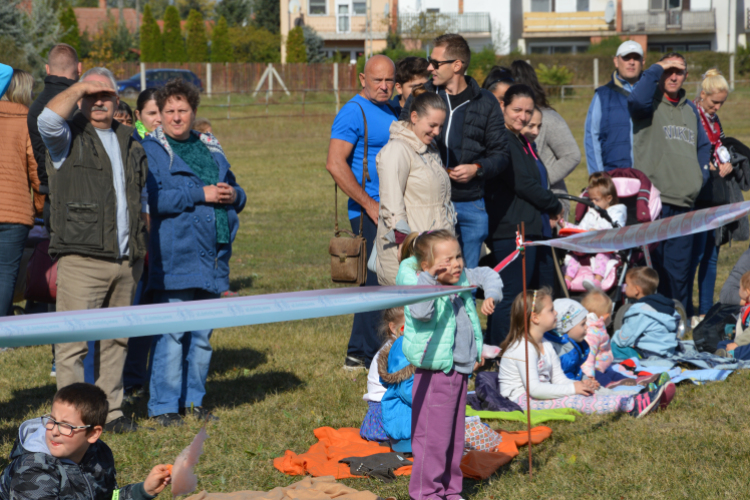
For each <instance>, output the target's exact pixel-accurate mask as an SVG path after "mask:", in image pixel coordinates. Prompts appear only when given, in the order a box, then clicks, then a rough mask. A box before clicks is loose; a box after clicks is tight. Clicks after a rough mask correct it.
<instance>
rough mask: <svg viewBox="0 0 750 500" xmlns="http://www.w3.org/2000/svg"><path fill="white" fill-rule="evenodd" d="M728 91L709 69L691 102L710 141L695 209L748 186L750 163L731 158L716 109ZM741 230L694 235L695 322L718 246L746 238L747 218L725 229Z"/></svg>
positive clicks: (710, 295)
mask: <svg viewBox="0 0 750 500" xmlns="http://www.w3.org/2000/svg"><path fill="white" fill-rule="evenodd" d="M729 91H730V90H729V84H728V83H727V80H726V78H724V76H723V75H722V74H721V72H720V71H719V70H718V69H716V68H711V69H709V70H708V71H706V73H705V74H704V75H703V80H702V81H701V88H700V91H699V93H698V96H697V97H696V98H695V100H694V101H693V102H694V103H695V107H696V108H697V110H698V116H699V117H700V122H701V124H702V125H703V128H704V130H705V131H706V134H707V135H708V139H709V141H711V164H710V170H711V175H710V177H709V181H708V182H707V183H706V184H705V185H704V186H703V189H702V190H701V192H700V194H699V195H698V199H697V200H696V202H695V208H696V209H701V208H709V207H714V206H718V205H724V204H726V203H734V202H736V201H743V196H742V192H741V190H747V189H748V188H750V165H748V163H747V161H744V162H741V163H738V162H736V161H735V162H733V161H732V159H733V157H734V158H735V159H736V156H734V155H732V154H731V151H730V144H731V143H732V142H734V139H731V138H730V139H728V140H727V138H726V137H725V135H724V129H723V127H722V126H721V121H720V120H719V115H718V111H719V110H720V109H721V107H722V106H723V105H724V103H725V102H726V100H727V98H728V97H729ZM738 229H739V231H738ZM743 229H744V234H745V237H744V238H738V237H740V234H735V235H729V234H728V232H727V229H723V228H719V229H717V230H712V231H707V232H705V233H700V234H696V235H695V237H694V240H693V241H694V243H693V256H692V268H691V273H690V286H689V288H688V289H689V290H690V293H691V297H690V300H689V301H688V307H687V313H688V315H690V316H693V323H694V324H697V322H698V321H700V320H701V319H702V318H703V316H705V314H706V313H707V312H708V310H709V309H710V308H711V306H712V305H713V303H714V300H713V299H714V288H715V285H716V268H717V262H718V259H719V246H720V245H722V244H723V243H726V241H728V240H729V239H731V238H732V236H734V238H735V239H747V234H748V222H747V219H745V220H744V221H740V222H739V224H735V225H734V226H733V227H731V228H728V231H729V232H736V233H742V232H743V231H742V230H743ZM696 269H698V292H699V299H698V303H699V307H698V309H697V310H695V311H694V310H693V301H692V290H693V280H694V279H695V271H696Z"/></svg>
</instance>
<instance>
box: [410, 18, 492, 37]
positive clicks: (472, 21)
mask: <svg viewBox="0 0 750 500" xmlns="http://www.w3.org/2000/svg"><path fill="white" fill-rule="evenodd" d="M398 31H399V33H400V34H404V35H408V34H414V33H417V32H418V33H459V34H460V33H464V34H466V33H490V32H491V31H492V23H491V22H490V15H489V13H486V12H469V13H466V14H434V13H431V12H421V13H418V14H399V17H398Z"/></svg>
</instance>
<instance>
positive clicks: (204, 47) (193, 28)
mask: <svg viewBox="0 0 750 500" xmlns="http://www.w3.org/2000/svg"><path fill="white" fill-rule="evenodd" d="M186 29H187V60H188V61H190V62H208V38H206V23H205V22H204V21H203V14H201V13H200V12H198V11H197V10H195V9H193V10H191V11H190V15H188V20H187V25H186Z"/></svg>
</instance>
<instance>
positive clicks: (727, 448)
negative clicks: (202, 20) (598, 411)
mask: <svg viewBox="0 0 750 500" xmlns="http://www.w3.org/2000/svg"><path fill="white" fill-rule="evenodd" d="M746 93H747V92H738V93H737V94H735V95H733V96H732V97H730V100H729V104H728V105H727V107H726V108H725V109H723V110H722V112H721V116H722V118H723V123H724V125H725V128H726V130H727V134H728V135H733V136H737V137H739V138H740V139H742V140H750V126H748V125H746V123H747V122H745V121H744V118H745V117H744V116H743V115H744V113H745V112H746V109H747V106H748V103H749V102H750V100H749V99H747V97H746V96H744V95H742V94H746ZM259 98H260V96H259ZM225 99H226V98H224V100H225ZM320 100H321V101H322V100H324V99H323V98H322V97H321V98H320ZM212 101H214V102H216V103H220V102H221V98H214V99H213V100H212ZM245 102H249V99H247V100H246V101H245ZM263 102H264V99H263ZM342 102H344V101H343V99H342ZM554 105H555V107H556V108H557V109H558V111H560V113H561V114H562V115H563V116H564V117H565V118H566V119H567V120H568V124H569V125H570V127H571V129H572V130H573V133H574V135H575V136H576V139H577V140H579V142H580V143H582V137H583V123H584V119H585V114H586V109H587V107H588V99H585V98H579V99H566V100H565V102H556V103H554ZM317 106H319V107H320V110H319V113H317V114H320V113H329V114H330V113H332V112H333V103H332V101H331V100H330V99H329V100H328V101H327V102H326V103H325V104H319V105H317ZM295 110H296V111H295ZM299 110H300V107H298V106H285V107H282V108H271V109H270V110H269V113H270V115H271V116H269V117H265V116H264V117H259V118H253V119H245V120H236V121H219V120H215V121H214V131H215V133H216V135H217V136H218V137H219V139H220V141H221V142H222V144H223V146H224V148H225V150H226V152H227V154H228V156H229V159H230V161H231V163H232V165H233V170H234V171H235V173H236V175H237V179H238V182H239V183H240V184H241V185H242V186H243V187H244V188H245V190H246V191H247V193H248V204H247V208H246V209H245V211H244V212H243V213H242V214H241V216H240V218H241V221H242V225H241V228H240V231H239V234H238V237H237V240H236V242H235V244H234V256H233V258H232V287H233V289H236V290H238V291H239V292H240V293H241V294H243V295H253V294H264V293H275V292H283V291H294V290H311V289H321V288H329V287H331V286H332V285H331V283H330V280H329V276H328V271H329V270H328V257H327V245H328V239H329V238H330V236H331V234H332V231H333V207H332V203H333V183H332V181H331V178H330V176H329V175H328V173H327V172H326V171H325V168H324V164H325V158H326V152H327V146H328V134H329V131H330V125H331V122H332V119H333V117H332V115H331V116H323V117H320V116H318V117H306V118H304V119H303V118H296V119H290V118H278V117H276V118H274V117H273V115H274V114H290V113H292V112H298V111H299ZM264 111H265V110H264V109H263V108H262V107H261V108H259V109H255V110H253V113H255V112H260V113H263V112H264ZM316 111H318V110H317V109H316ZM307 112H308V113H312V112H311V111H310V110H308V111H307ZM225 113H226V110H224V109H222V108H212V109H210V110H209V109H206V110H202V111H201V113H200V114H203V115H206V116H208V117H210V118H218V117H221V116H225ZM233 114H234V111H233ZM248 114H250V113H248ZM238 115H239V113H238ZM585 181H586V167H585V163H584V164H582V165H581V166H580V167H579V168H578V169H577V170H576V171H575V172H574V173H573V175H571V177H570V178H569V183H568V185H569V188H570V191H571V192H575V191H578V190H579V189H580V188H581V187H582V186H583V185H584V184H585ZM341 207H342V210H341V212H342V213H345V211H344V210H343V207H344V202H343V201H341ZM745 248H747V244H746V243H742V244H737V245H734V246H733V247H732V248H727V247H724V248H722V253H721V256H720V268H719V279H718V280H717V285H718V287H720V286H721V284H722V283H723V282H724V280H725V278H726V275H727V273H728V271H729V269H730V268H731V265H732V264H733V263H734V261H736V259H737V257H738V256H739V254H741V253H742V251H743V250H744V249H745ZM717 296H718V288H717ZM351 321H352V319H351V317H350V316H345V317H334V318H325V319H318V320H308V321H297V322H292V323H280V324H273V325H262V326H253V327H243V328H229V329H223V330H218V331H216V332H215V334H214V338H213V345H214V349H215V352H214V357H213V361H212V364H211V372H210V374H209V381H208V386H207V390H208V395H207V397H206V400H205V405H206V406H208V407H211V408H215V409H216V410H215V413H216V415H217V416H219V417H220V418H221V421H220V422H218V423H216V424H211V425H210V426H209V428H208V434H209V436H210V438H209V439H208V441H207V442H206V444H205V452H204V455H203V457H202V458H201V461H200V464H199V465H198V466H197V468H196V471H197V474H198V476H199V488H203V489H206V490H209V491H212V492H228V491H235V490H248V489H249V490H267V489H271V488H273V487H276V486H284V485H288V484H290V483H292V482H294V481H296V480H298V479H299V478H296V477H289V476H285V475H283V474H281V473H279V472H278V471H277V470H276V469H274V468H273V465H272V463H271V459H272V458H273V457H277V456H281V455H282V454H283V453H284V450H286V449H291V450H294V451H295V452H298V453H300V452H303V451H306V450H307V448H308V447H309V446H310V445H311V444H313V443H314V442H315V438H314V436H313V429H315V428H317V427H320V426H331V427H347V426H348V427H359V425H360V423H361V421H362V418H363V416H364V414H365V411H366V405H365V403H364V402H363V401H362V399H361V398H362V394H364V393H365V392H366V374H365V373H364V372H361V373H359V374H356V375H353V374H349V373H346V372H344V371H343V370H341V365H342V362H343V357H344V353H345V351H346V344H347V340H348V338H349V331H350V327H351ZM49 362H50V352H49V347H47V346H40V347H32V348H23V349H16V350H13V351H8V352H3V353H0V373H1V374H2V376H0V468H2V467H4V466H5V465H7V463H8V460H7V456H8V454H9V452H10V450H11V447H12V444H13V440H14V438H15V435H16V431H17V428H18V425H19V424H20V423H21V422H22V421H24V420H25V419H28V418H32V417H37V416H39V415H42V414H43V413H45V412H46V411H48V410H49V401H50V399H51V398H52V396H53V394H54V393H55V381H54V379H50V378H49V377H48V375H49ZM748 391H750V372H739V373H736V374H734V375H732V376H731V377H730V378H729V379H728V380H727V381H726V382H724V383H717V384H712V385H707V386H700V387H697V386H693V385H692V384H687V385H682V386H680V387H679V388H678V392H677V396H676V398H675V400H674V402H673V403H672V405H671V406H670V408H669V410H668V411H666V412H663V413H659V414H655V415H652V416H649V417H648V418H645V419H643V420H638V421H636V420H633V419H630V418H628V417H627V416H591V417H583V418H579V419H578V421H576V422H575V423H568V422H562V423H551V424H549V426H550V427H551V428H552V429H553V430H554V433H553V435H552V437H551V438H550V439H549V440H547V441H546V442H545V443H543V444H541V445H539V446H536V447H535V448H534V479H533V481H529V479H528V475H527V474H526V472H527V463H526V458H525V453H526V449H525V448H524V449H522V452H521V453H522V455H521V457H519V459H516V460H515V461H513V462H512V463H511V464H510V465H509V466H507V467H505V468H503V469H502V470H501V471H500V472H499V474H498V475H496V476H494V477H493V478H491V479H490V480H489V481H486V482H482V483H476V482H470V481H467V482H466V483H465V494H466V496H467V498H477V499H478V498H491V499H493V500H494V499H501V498H502V499H504V498H513V499H540V498H543V499H548V498H555V499H563V498H570V499H583V498H586V499H589V498H591V499H598V498H602V499H610V498H618V499H619V498H623V499H642V498H654V499H675V498H690V499H696V498H697V499H713V498H731V499H735V498H750V493H748V492H747V491H746V490H747V484H748V479H747V477H748V472H749V471H750V452H748V450H750V431H749V430H748V425H747V422H746V419H745V416H746V415H747V414H748V413H749V412H750V399H749V398H748V397H746V396H744V394H747V392H748ZM129 413H131V414H132V415H134V416H135V418H136V419H138V420H139V422H140V423H142V424H144V425H147V426H148V425H149V421H148V420H146V419H145V417H146V408H145V402H142V403H141V404H138V405H136V406H135V407H133V408H130V409H129ZM492 425H493V426H497V424H496V423H492ZM199 426H200V423H199V422H197V421H194V420H192V421H190V422H189V425H187V426H185V427H183V428H180V429H176V428H170V429H161V428H160V429H157V430H153V431H147V430H143V431H141V432H138V433H137V434H135V435H128V436H115V435H113V436H106V437H105V440H106V442H107V443H108V444H109V445H110V446H111V447H112V449H113V451H114V453H115V457H116V460H117V464H118V472H119V482H120V484H127V483H129V482H135V481H141V480H143V478H145V476H146V474H147V472H148V471H149V469H150V468H151V467H152V466H153V465H154V464H157V463H161V462H169V461H172V460H173V459H174V458H175V456H176V455H177V453H179V451H180V450H181V449H182V448H183V447H185V446H186V445H187V444H188V443H189V442H190V441H191V439H192V438H193V436H194V435H195V433H196V432H197V431H198V429H199ZM502 427H503V428H504V429H506V430H519V429H521V428H523V426H522V425H520V424H515V423H512V424H502ZM345 482H346V483H347V484H349V485H351V486H353V487H355V488H359V489H371V490H372V491H374V492H375V493H377V494H378V495H379V496H382V497H388V496H395V497H398V498H399V499H406V498H408V490H407V483H408V478H400V479H399V480H397V481H396V482H394V483H392V484H390V485H383V484H381V483H379V482H376V481H371V480H368V479H351V480H346V481H345ZM162 495H164V496H166V495H169V492H165V493H163V494H162Z"/></svg>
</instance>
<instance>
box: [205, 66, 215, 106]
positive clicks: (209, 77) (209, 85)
mask: <svg viewBox="0 0 750 500" xmlns="http://www.w3.org/2000/svg"><path fill="white" fill-rule="evenodd" d="M212 82H213V73H212V72H211V63H208V64H207V65H206V93H207V95H208V98H209V99H210V98H211V91H212V90H213V84H212Z"/></svg>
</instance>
